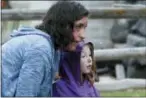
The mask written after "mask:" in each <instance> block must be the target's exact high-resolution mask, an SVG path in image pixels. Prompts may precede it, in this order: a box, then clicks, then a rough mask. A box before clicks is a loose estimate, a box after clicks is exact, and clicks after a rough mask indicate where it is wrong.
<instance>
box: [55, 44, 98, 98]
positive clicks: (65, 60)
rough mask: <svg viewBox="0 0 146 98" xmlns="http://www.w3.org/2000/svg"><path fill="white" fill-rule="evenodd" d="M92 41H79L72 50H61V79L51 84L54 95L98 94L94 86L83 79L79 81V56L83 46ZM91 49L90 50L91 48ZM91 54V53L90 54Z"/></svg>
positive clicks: (77, 95)
mask: <svg viewBox="0 0 146 98" xmlns="http://www.w3.org/2000/svg"><path fill="white" fill-rule="evenodd" d="M85 44H89V45H91V47H93V45H92V43H90V42H88V43H86V42H81V43H79V44H78V46H77V47H76V51H74V52H62V54H61V59H60V66H59V67H60V70H59V73H60V75H61V79H60V80H58V81H56V83H55V84H53V96H54V97H97V96H99V94H98V92H97V90H96V89H95V87H94V86H91V84H90V83H89V81H87V80H85V81H84V82H83V83H82V85H80V83H81V68H80V56H81V51H82V49H83V46H84V45H85ZM91 51H92V50H91ZM91 55H92V56H93V54H91Z"/></svg>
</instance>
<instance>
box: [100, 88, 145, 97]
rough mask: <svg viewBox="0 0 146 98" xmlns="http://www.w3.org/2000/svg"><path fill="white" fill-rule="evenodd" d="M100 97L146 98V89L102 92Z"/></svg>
mask: <svg viewBox="0 0 146 98" xmlns="http://www.w3.org/2000/svg"><path fill="white" fill-rule="evenodd" d="M100 95H101V96H103V97H146V88H145V89H127V90H121V91H110V92H101V93H100Z"/></svg>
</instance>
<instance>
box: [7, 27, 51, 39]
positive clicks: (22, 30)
mask: <svg viewBox="0 0 146 98" xmlns="http://www.w3.org/2000/svg"><path fill="white" fill-rule="evenodd" d="M24 35H40V36H43V37H45V38H47V39H50V36H49V35H48V34H47V33H44V32H43V31H41V30H38V29H36V28H33V27H28V26H20V27H19V28H18V29H17V30H14V31H13V32H12V34H11V35H10V36H11V37H17V36H24Z"/></svg>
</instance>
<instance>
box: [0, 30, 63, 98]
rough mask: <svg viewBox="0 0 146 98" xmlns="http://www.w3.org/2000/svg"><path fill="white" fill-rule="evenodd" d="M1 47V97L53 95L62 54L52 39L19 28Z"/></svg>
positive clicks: (42, 33) (42, 34) (37, 32)
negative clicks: (55, 47) (56, 48)
mask: <svg viewBox="0 0 146 98" xmlns="http://www.w3.org/2000/svg"><path fill="white" fill-rule="evenodd" d="M11 36H12V39H10V40H9V41H8V42H6V43H5V44H3V45H2V84H1V85H2V96H11V97H13V96H39V97H41V96H46V97H47V96H51V94H52V82H53V79H54V76H55V72H56V71H57V69H58V62H59V59H60V52H59V51H55V49H54V44H53V42H52V39H51V37H50V36H49V35H48V34H46V33H44V32H42V31H40V30H38V29H35V28H32V27H20V28H19V29H18V30H15V31H14V32H13V33H12V34H11Z"/></svg>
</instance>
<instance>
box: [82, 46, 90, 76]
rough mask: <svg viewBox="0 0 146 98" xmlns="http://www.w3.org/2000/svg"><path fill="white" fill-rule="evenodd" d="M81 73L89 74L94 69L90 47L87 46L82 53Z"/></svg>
mask: <svg viewBox="0 0 146 98" xmlns="http://www.w3.org/2000/svg"><path fill="white" fill-rule="evenodd" d="M80 64H81V72H82V73H83V74H87V73H90V72H91V68H92V57H91V51H90V48H89V46H88V45H85V46H84V47H83V50H82V52H81V61H80Z"/></svg>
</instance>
